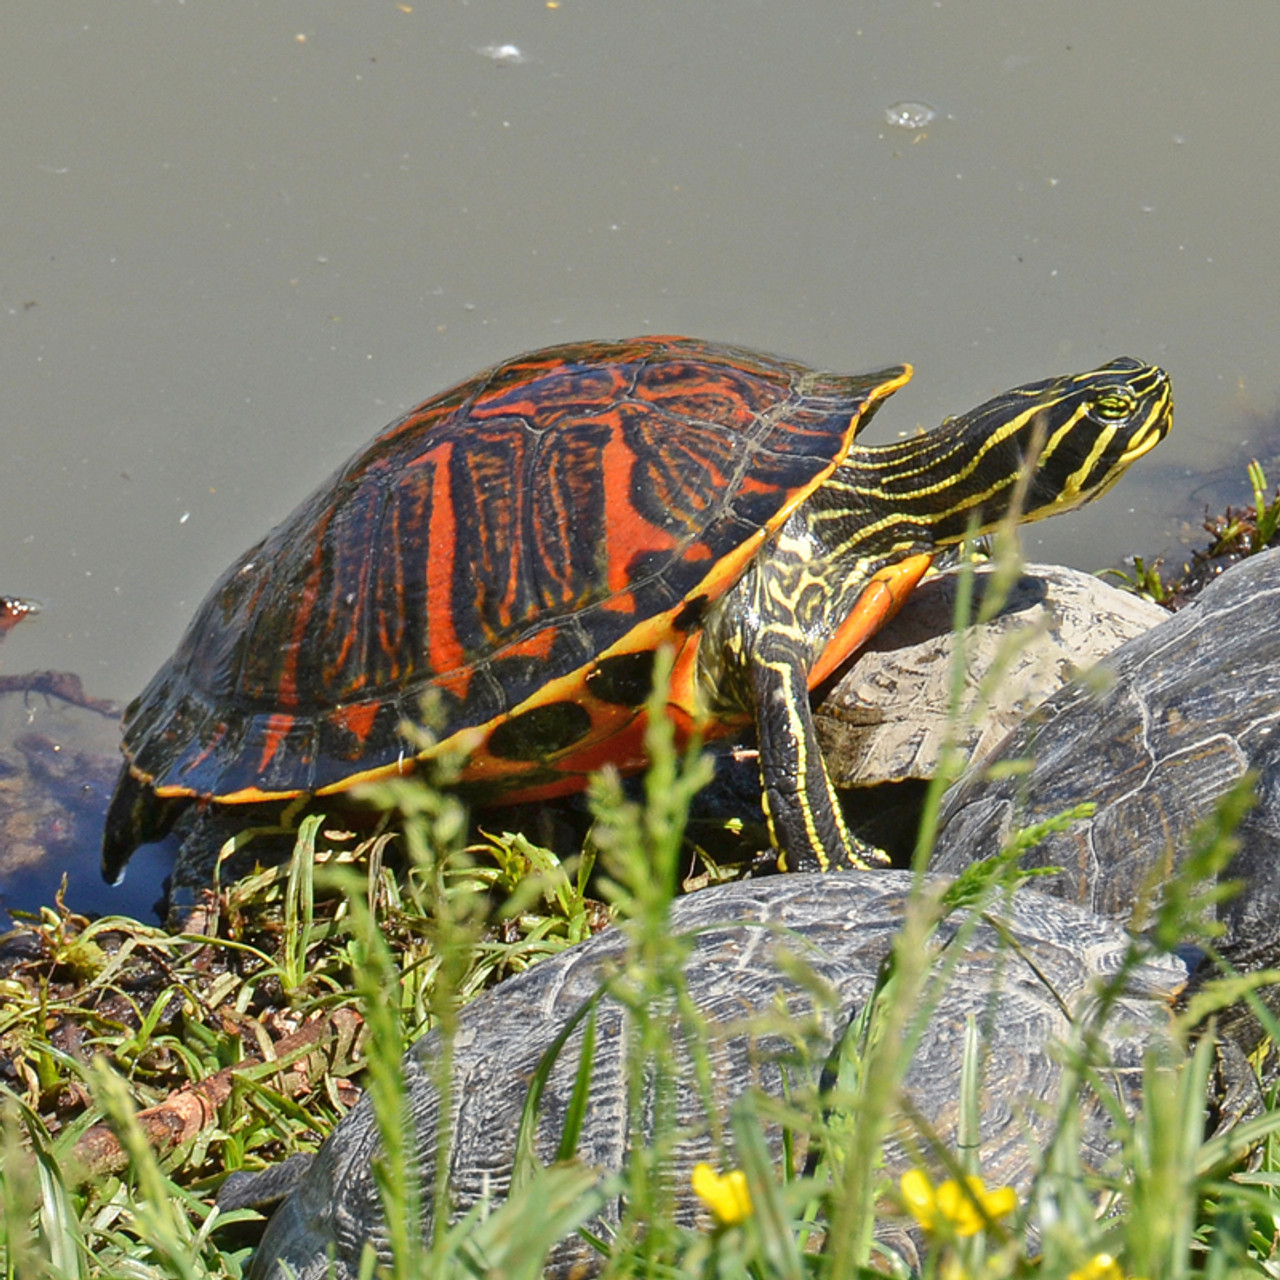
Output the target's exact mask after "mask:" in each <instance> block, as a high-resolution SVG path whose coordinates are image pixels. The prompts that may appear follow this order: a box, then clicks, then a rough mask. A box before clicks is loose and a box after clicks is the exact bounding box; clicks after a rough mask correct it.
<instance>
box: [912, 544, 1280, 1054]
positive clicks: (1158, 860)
mask: <svg viewBox="0 0 1280 1280" xmlns="http://www.w3.org/2000/svg"><path fill="white" fill-rule="evenodd" d="M1277 618H1280V550H1276V551H1267V552H1263V553H1262V554H1260V555H1257V556H1254V557H1252V558H1250V559H1248V560H1245V561H1243V562H1241V563H1240V564H1238V565H1236V566H1235V567H1234V568H1232V569H1229V570H1228V571H1227V572H1226V573H1224V574H1223V575H1222V576H1221V577H1220V578H1218V579H1217V580H1216V581H1214V582H1213V583H1212V584H1211V585H1210V586H1208V587H1206V588H1205V590H1204V591H1203V592H1202V593H1201V594H1200V595H1199V596H1197V597H1196V599H1195V600H1193V601H1192V602H1191V604H1189V605H1188V606H1186V607H1185V608H1184V609H1181V610H1180V611H1179V612H1178V613H1176V614H1174V615H1173V617H1171V618H1169V619H1168V620H1167V621H1165V622H1162V623H1160V624H1159V625H1158V626H1155V627H1153V628H1152V629H1151V630H1150V631H1147V632H1146V633H1145V634H1143V635H1141V636H1138V637H1137V638H1136V639H1134V640H1130V641H1128V642H1127V643H1126V644H1124V645H1121V646H1120V648H1118V649H1117V650H1116V651H1115V652H1114V653H1113V654H1111V655H1110V656H1109V657H1108V658H1106V659H1104V660H1103V661H1102V662H1101V663H1099V664H1098V666H1097V667H1096V668H1094V669H1093V670H1092V671H1089V672H1086V673H1085V674H1084V675H1083V676H1081V677H1080V678H1078V679H1076V680H1073V681H1072V682H1071V683H1070V684H1068V685H1066V686H1065V687H1063V688H1062V689H1061V690H1059V692H1058V693H1056V694H1055V695H1054V696H1053V697H1052V698H1050V699H1049V700H1048V701H1047V702H1045V703H1044V704H1043V705H1042V706H1041V707H1040V708H1038V709H1037V710H1036V712H1035V713H1034V714H1033V715H1032V716H1031V717H1030V718H1029V719H1028V720H1027V721H1026V723H1025V724H1024V725H1023V726H1022V727H1021V728H1019V729H1018V730H1016V731H1015V732H1014V733H1013V734H1012V735H1011V736H1010V737H1009V738H1008V740H1007V741H1006V742H1005V743H1004V744H1003V745H1002V746H1001V747H1000V748H999V750H998V751H996V752H995V753H994V754H993V755H992V756H990V757H988V758H987V759H986V760H985V761H983V762H981V763H980V764H979V765H977V766H976V767H975V768H973V769H972V770H970V771H969V772H968V773H967V774H966V775H965V776H964V777H962V778H961V779H960V781H959V782H957V783H956V785H955V786H954V787H953V788H952V789H951V790H950V791H949V792H948V793H947V795H946V798H945V800H944V801H943V806H942V813H941V817H940V820H939V821H940V831H939V835H938V840H937V845H936V847H935V850H934V857H933V862H932V867H933V869H934V870H936V871H940V872H943V873H947V874H955V873H957V872H959V871H960V870H962V869H963V868H964V867H965V866H967V865H968V864H969V863H970V862H972V861H974V860H976V859H978V858H983V857H986V856H988V855H990V854H994V853H997V852H999V851H1000V849H1001V847H1002V846H1003V845H1004V844H1005V843H1006V842H1007V840H1008V838H1009V836H1010V835H1011V834H1012V833H1013V832H1014V831H1016V830H1018V829H1020V828H1022V827H1027V826H1031V825H1033V824H1036V823H1039V822H1044V821H1046V820H1048V819H1050V818H1054V817H1057V816H1058V815H1060V814H1062V813H1064V812H1066V811H1068V810H1070V809H1073V808H1075V807H1076V806H1077V805H1080V804H1083V803H1085V802H1089V803H1091V804H1093V805H1094V810H1093V812H1092V814H1090V815H1089V816H1087V817H1081V818H1079V819H1078V820H1076V821H1074V822H1072V823H1071V824H1070V825H1069V826H1067V827H1066V828H1065V829H1064V830H1059V831H1053V832H1051V833H1049V834H1048V835H1046V836H1045V837H1044V839H1043V840H1042V841H1041V842H1040V843H1039V844H1038V845H1037V846H1036V847H1035V848H1033V849H1031V850H1029V851H1028V852H1027V853H1025V854H1024V855H1023V856H1022V860H1021V861H1022V863H1023V865H1024V866H1028V867H1036V868H1044V869H1052V870H1053V874H1046V875H1044V876H1041V877H1038V878H1037V879H1036V882H1035V883H1036V887H1037V888H1040V889H1046V890H1048V891H1050V892H1054V893H1058V894H1061V895H1062V896H1063V897H1066V898H1068V899H1070V900H1072V901H1074V902H1078V903H1081V904H1082V905H1084V906H1087V907H1089V908H1090V909H1091V910H1093V911H1096V912H1098V913H1099V914H1101V915H1104V916H1108V917H1110V918H1112V919H1116V920H1124V921H1130V920H1132V923H1133V925H1134V927H1136V928H1139V929H1141V928H1145V927H1147V925H1148V924H1149V923H1150V918H1151V909H1152V908H1153V907H1154V905H1155V904H1156V903H1157V902H1158V899H1159V889H1160V886H1161V885H1162V884H1164V883H1165V882H1166V881H1167V880H1168V878H1169V875H1170V873H1171V871H1172V869H1173V868H1175V867H1176V866H1178V865H1180V864H1181V863H1182V861H1183V860H1184V859H1185V858H1186V856H1187V854H1188V852H1189V850H1190V849H1191V848H1192V847H1193V845H1194V837H1195V829H1196V826H1197V824H1198V823H1200V822H1202V821H1203V820H1204V819H1206V818H1208V817H1209V816H1210V815H1211V814H1212V813H1213V810H1214V807H1215V806H1216V805H1217V804H1218V802H1219V801H1220V800H1221V799H1222V797H1223V795H1224V794H1225V793H1226V792H1227V791H1228V790H1230V789H1231V788H1232V787H1233V786H1235V785H1236V784H1237V783H1239V782H1240V781H1241V779H1243V778H1244V777H1245V776H1246V775H1250V776H1251V777H1252V780H1253V787H1254V792H1255V797H1256V804H1255V805H1254V807H1253V808H1252V809H1251V810H1250V811H1249V812H1248V813H1247V814H1246V815H1245V817H1244V818H1243V820H1242V821H1241V823H1240V825H1239V827H1238V828H1237V829H1236V832H1235V839H1236V840H1237V842H1238V850H1237V852H1236V855H1235V857H1234V859H1233V860H1232V862H1231V864H1230V865H1229V866H1228V867H1227V868H1226V870H1225V872H1224V873H1223V877H1222V878H1223V880H1224V881H1226V880H1231V881H1237V882H1239V883H1238V884H1237V886H1236V887H1237V889H1238V890H1239V892H1237V893H1234V894H1232V893H1227V894H1225V895H1224V896H1223V898H1222V900H1221V901H1213V902H1211V903H1210V904H1208V905H1207V906H1206V910H1207V911H1208V912H1209V913H1210V914H1212V915H1215V916H1216V917H1217V921H1218V923H1219V924H1220V926H1221V928H1222V936H1221V937H1219V938H1217V939H1215V942H1214V947H1215V948H1216V950H1217V951H1218V952H1219V953H1220V954H1222V955H1223V956H1224V957H1225V958H1226V959H1227V960H1228V961H1229V962H1230V963H1231V964H1232V965H1233V966H1234V967H1235V968H1236V969H1238V970H1249V969H1259V968H1267V967H1270V966H1272V965H1274V963H1275V957H1276V950H1277V947H1280V859H1278V858H1277V853H1278V852H1280V628H1277V626H1276V620H1277ZM1015 761H1018V762H1022V767H1019V768H1017V769H1016V770H1013V769H1011V768H1010V767H1009V766H1010V764H1011V763H1012V762H1015ZM1027 762H1030V763H1029V765H1028V764H1027ZM1266 998H1267V999H1268V1001H1269V1002H1270V1003H1272V1004H1273V1005H1274V1006H1276V1007H1280V999H1278V998H1277V993H1276V989H1275V988H1274V987H1273V988H1271V989H1270V994H1269V995H1268V996H1267V997H1266ZM1240 1034H1241V1036H1242V1038H1246V1037H1247V1035H1248V1032H1247V1030H1245V1031H1241V1033H1240Z"/></svg>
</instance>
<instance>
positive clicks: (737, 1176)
mask: <svg viewBox="0 0 1280 1280" xmlns="http://www.w3.org/2000/svg"><path fill="white" fill-rule="evenodd" d="M690 1181H691V1182H692V1184H693V1193H694V1195H696V1196H697V1197H698V1199H699V1200H701V1201H702V1203H703V1204H705V1205H706V1206H707V1208H708V1209H710V1210H711V1212H712V1213H713V1214H715V1218H716V1221H717V1222H718V1223H719V1224H720V1225H721V1226H722V1227H728V1226H732V1225H733V1224H734V1223H735V1222H741V1221H742V1220H743V1218H749V1217H750V1216H751V1192H750V1191H748V1190H747V1175H746V1174H745V1173H743V1172H742V1170H741V1169H730V1170H729V1172H728V1173H717V1172H716V1171H715V1170H714V1169H713V1168H712V1167H711V1166H710V1165H709V1164H698V1165H695V1166H694V1169H693V1177H692V1179H691V1180H690Z"/></svg>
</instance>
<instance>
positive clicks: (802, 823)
mask: <svg viewBox="0 0 1280 1280" xmlns="http://www.w3.org/2000/svg"><path fill="white" fill-rule="evenodd" d="M753 649H754V652H753V653H752V655H751V661H750V663H749V671H750V680H751V686H752V695H753V701H754V704H755V718H756V734H757V737H758V739H759V745H760V781H761V784H762V786H763V789H764V813H765V818H766V820H767V821H768V823H769V836H770V838H771V839H772V841H773V844H774V846H775V847H776V848H777V849H778V850H779V857H778V866H779V868H780V869H781V870H783V871H829V870H831V869H832V868H833V867H843V868H849V867H857V868H859V869H861V870H864V871H865V870H870V867H871V864H872V863H873V862H876V863H880V864H884V863H886V862H887V861H888V859H887V858H886V857H885V855H884V854H883V853H882V852H881V851H880V850H879V849H873V848H872V847H871V846H870V845H868V844H865V843H864V842H863V841H861V840H859V839H858V838H857V837H856V836H855V835H854V834H853V833H852V832H851V831H850V830H849V828H848V827H847V826H846V825H845V821H844V817H843V815H842V814H841V812H840V802H839V800H838V799H837V797H836V793H835V788H834V787H832V785H831V778H830V777H829V776H828V774H827V766H826V764H825V763H824V761H823V759H822V751H821V749H820V748H819V746H818V735H817V730H816V729H815V728H814V723H813V712H812V710H811V709H810V707H809V684H808V679H807V674H808V673H807V667H806V655H805V652H804V649H803V647H802V645H801V644H800V643H799V641H798V638H796V637H793V636H790V635H788V634H786V633H785V632H782V631H780V630H774V631H769V632H765V633H763V634H761V635H760V636H758V637H757V639H756V643H755V645H754V646H753Z"/></svg>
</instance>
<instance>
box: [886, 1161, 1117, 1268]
mask: <svg viewBox="0 0 1280 1280" xmlns="http://www.w3.org/2000/svg"><path fill="white" fill-rule="evenodd" d="M965 1182H966V1184H967V1185H968V1191H967V1192H966V1190H965V1189H964V1187H962V1186H961V1185H960V1184H959V1183H958V1182H957V1181H956V1180H955V1179H954V1178H948V1179H947V1180H946V1182H944V1183H943V1184H942V1185H941V1186H940V1187H937V1188H935V1187H934V1185H933V1183H932V1182H930V1181H929V1178H928V1175H927V1174H924V1173H922V1172H921V1171H920V1170H919V1169H909V1170H908V1171H907V1172H906V1173H904V1174H903V1175H902V1184H901V1185H902V1198H903V1200H904V1201H905V1202H906V1206H907V1208H908V1210H910V1212H911V1216H912V1217H913V1218H914V1219H915V1220H916V1221H917V1222H918V1223H919V1224H920V1225H921V1226H922V1227H923V1228H924V1229H925V1230H926V1231H931V1232H935V1233H937V1234H941V1235H955V1236H976V1235H977V1234H978V1232H979V1231H981V1230H982V1229H983V1227H985V1226H986V1225H987V1223H988V1222H994V1221H995V1220H996V1219H997V1218H1003V1217H1004V1216H1005V1215H1006V1214H1010V1213H1012V1212H1013V1211H1014V1210H1015V1209H1016V1208H1017V1207H1018V1193H1017V1192H1016V1191H1015V1190H1014V1189H1013V1188H1012V1187H996V1188H995V1190H994V1191H988V1190H987V1185H986V1183H985V1182H983V1181H982V1179H981V1178H974V1177H970V1178H966V1179H965ZM1073 1280H1074V1277H1073ZM1094 1280H1112V1277H1110V1276H1105V1277H1104V1276H1098V1277H1096V1278H1094Z"/></svg>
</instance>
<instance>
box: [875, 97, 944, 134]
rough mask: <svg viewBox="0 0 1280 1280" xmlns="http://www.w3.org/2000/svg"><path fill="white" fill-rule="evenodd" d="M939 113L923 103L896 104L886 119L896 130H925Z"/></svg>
mask: <svg viewBox="0 0 1280 1280" xmlns="http://www.w3.org/2000/svg"><path fill="white" fill-rule="evenodd" d="M937 114H938V113H937V112H936V111H935V110H934V109H933V108H932V107H930V106H928V105H926V104H925V103H923V102H895V103H894V104H893V106H891V107H886V108H885V109H884V118H885V120H886V122H887V123H889V124H891V125H893V127H894V128H895V129H923V128H924V127H925V125H927V124H928V123H929V121H931V120H932V119H933V118H934V116H936V115H937Z"/></svg>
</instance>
